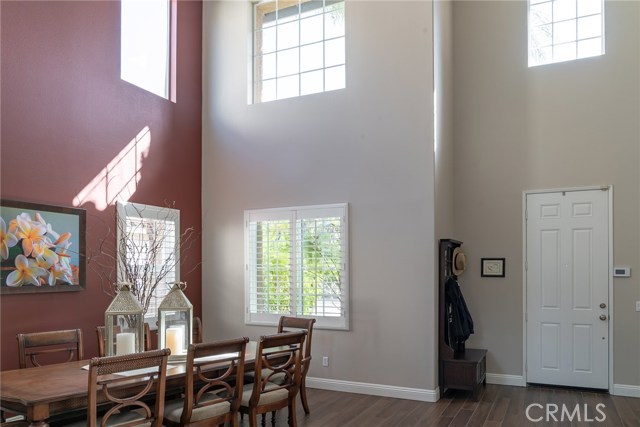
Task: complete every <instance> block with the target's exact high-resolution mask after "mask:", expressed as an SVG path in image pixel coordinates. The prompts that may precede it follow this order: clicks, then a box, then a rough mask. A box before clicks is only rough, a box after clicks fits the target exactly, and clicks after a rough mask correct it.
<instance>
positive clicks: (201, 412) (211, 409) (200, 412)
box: [164, 393, 231, 423]
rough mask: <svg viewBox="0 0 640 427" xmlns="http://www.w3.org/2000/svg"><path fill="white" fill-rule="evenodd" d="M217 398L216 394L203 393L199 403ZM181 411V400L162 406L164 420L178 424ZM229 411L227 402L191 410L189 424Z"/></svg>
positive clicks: (229, 407)
mask: <svg viewBox="0 0 640 427" xmlns="http://www.w3.org/2000/svg"><path fill="white" fill-rule="evenodd" d="M217 398H218V395H217V394H214V393H205V394H204V395H203V396H202V399H200V402H207V401H209V400H213V399H217ZM183 409H184V400H182V399H178V400H172V401H170V402H166V403H165V406H164V419H165V420H168V421H173V422H175V423H179V422H180V417H181V416H182V410H183ZM230 410H231V404H229V402H220V403H216V404H215V405H209V406H204V407H202V408H193V410H192V411H191V422H194V421H201V420H204V419H207V418H215V417H217V416H220V415H223V414H225V413H227V412H229V411H230Z"/></svg>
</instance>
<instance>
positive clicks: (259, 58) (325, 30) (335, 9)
mask: <svg viewBox="0 0 640 427" xmlns="http://www.w3.org/2000/svg"><path fill="white" fill-rule="evenodd" d="M253 12H254V15H253V16H254V31H253V52H254V53H253V70H254V71H253V89H254V90H253V102H254V103H259V102H267V101H273V100H276V99H283V98H291V97H295V96H301V95H309V94H312V93H318V92H326V91H331V90H336V89H343V88H344V87H345V5H344V0H269V1H262V2H259V3H255V4H254V6H253Z"/></svg>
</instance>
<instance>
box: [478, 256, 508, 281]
mask: <svg viewBox="0 0 640 427" xmlns="http://www.w3.org/2000/svg"><path fill="white" fill-rule="evenodd" d="M504 262H505V259H504V258H481V259H480V267H481V271H480V275H481V276H482V277H504Z"/></svg>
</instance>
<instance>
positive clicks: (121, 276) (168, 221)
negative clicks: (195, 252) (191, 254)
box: [89, 202, 199, 316]
mask: <svg viewBox="0 0 640 427" xmlns="http://www.w3.org/2000/svg"><path fill="white" fill-rule="evenodd" d="M174 206H175V203H172V204H167V205H166V206H165V207H157V206H150V205H142V204H137V203H120V202H118V203H117V205H116V218H115V224H116V228H115V233H114V232H113V230H112V229H111V228H108V230H107V234H106V235H105V237H104V238H103V239H102V240H101V243H100V245H99V247H98V248H96V250H95V251H94V256H92V257H91V258H90V259H89V266H90V267H91V268H92V269H93V270H94V271H96V272H97V273H98V275H99V277H100V279H101V283H102V288H103V290H104V291H105V292H106V293H107V294H109V295H115V294H116V292H117V289H115V288H114V286H113V283H115V282H127V283H129V287H130V291H131V294H132V295H133V296H134V297H135V298H136V299H137V300H138V302H139V303H140V305H141V306H142V310H143V313H144V314H145V316H154V315H155V314H156V313H155V311H156V307H157V305H158V304H159V299H160V298H162V297H163V296H164V295H166V293H167V292H168V291H169V286H170V285H169V284H171V283H174V282H176V281H177V280H179V278H180V276H181V274H180V264H181V262H184V261H185V260H186V253H187V252H188V251H189V249H190V248H191V246H192V245H193V243H194V242H195V241H196V240H197V239H196V237H197V233H196V232H195V229H194V228H193V227H188V228H186V229H185V230H184V231H183V232H182V233H180V211H179V210H178V209H175V208H174ZM114 234H115V236H114ZM114 243H115V244H114ZM198 265H199V264H197V265H195V266H194V267H193V268H192V269H191V270H190V271H189V272H187V273H186V274H188V273H190V272H191V271H193V270H195V269H196V268H197V266H198Z"/></svg>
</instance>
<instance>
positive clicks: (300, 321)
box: [278, 316, 316, 375]
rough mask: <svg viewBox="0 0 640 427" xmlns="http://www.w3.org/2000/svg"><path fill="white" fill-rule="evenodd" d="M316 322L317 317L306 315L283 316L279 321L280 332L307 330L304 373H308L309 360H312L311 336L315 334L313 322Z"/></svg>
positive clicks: (303, 360)
mask: <svg viewBox="0 0 640 427" xmlns="http://www.w3.org/2000/svg"><path fill="white" fill-rule="evenodd" d="M314 323H316V319H309V318H305V317H288V316H281V317H280V320H279V321H278V333H279V334H281V333H283V332H294V331H300V330H303V331H307V337H306V338H305V346H304V354H303V356H302V369H303V375H306V373H307V372H306V371H308V370H309V362H310V361H311V337H312V336H313V324H314Z"/></svg>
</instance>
